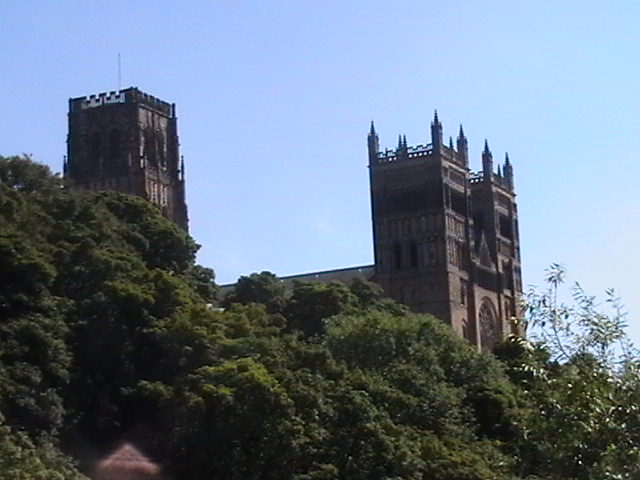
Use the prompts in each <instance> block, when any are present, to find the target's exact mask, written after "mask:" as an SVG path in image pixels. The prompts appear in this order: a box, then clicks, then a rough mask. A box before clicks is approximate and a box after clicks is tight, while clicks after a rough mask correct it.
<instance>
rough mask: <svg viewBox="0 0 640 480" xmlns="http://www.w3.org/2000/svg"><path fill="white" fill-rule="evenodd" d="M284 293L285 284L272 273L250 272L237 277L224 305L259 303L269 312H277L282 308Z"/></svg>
mask: <svg viewBox="0 0 640 480" xmlns="http://www.w3.org/2000/svg"><path fill="white" fill-rule="evenodd" d="M285 293H286V292H285V286H284V285H283V284H282V282H280V280H278V277H276V276H275V275H274V274H273V273H271V272H261V273H252V274H251V275H249V276H242V277H240V278H239V279H238V281H237V282H236V285H235V288H234V289H233V292H231V293H230V294H229V295H228V296H227V298H225V301H224V305H225V306H227V307H228V306H230V305H231V304H233V303H241V304H243V305H246V304H249V303H261V304H262V305H264V306H265V307H266V308H267V311H269V312H270V313H277V312H281V311H282V309H283V308H284V305H285V302H286V298H285Z"/></svg>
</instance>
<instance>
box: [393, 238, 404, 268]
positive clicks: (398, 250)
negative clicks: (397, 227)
mask: <svg viewBox="0 0 640 480" xmlns="http://www.w3.org/2000/svg"><path fill="white" fill-rule="evenodd" d="M393 264H394V266H395V267H396V270H400V269H402V246H400V245H399V244H397V243H396V244H395V245H394V246H393Z"/></svg>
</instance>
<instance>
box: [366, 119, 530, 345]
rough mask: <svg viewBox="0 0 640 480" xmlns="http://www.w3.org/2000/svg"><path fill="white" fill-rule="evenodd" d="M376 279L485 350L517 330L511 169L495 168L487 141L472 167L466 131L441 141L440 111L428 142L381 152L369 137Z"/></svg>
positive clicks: (517, 258)
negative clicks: (478, 167) (475, 167)
mask: <svg viewBox="0 0 640 480" xmlns="http://www.w3.org/2000/svg"><path fill="white" fill-rule="evenodd" d="M368 147H369V177H370V186H371V210H372V221H373V242H374V256H375V274H374V278H373V279H374V281H375V282H376V283H378V284H379V285H380V286H381V287H382V288H383V289H384V290H385V292H386V293H387V294H388V295H389V296H391V297H393V298H395V299H396V300H398V301H400V302H401V303H404V304H405V305H408V306H409V307H411V308H412V310H414V311H416V312H424V313H431V314H433V315H435V316H436V317H438V318H440V319H441V320H443V321H445V322H446V323H449V324H450V325H451V326H452V327H453V328H454V330H456V331H457V332H458V333H459V334H460V335H462V336H464V337H465V338H467V339H468V340H469V341H470V342H471V343H473V344H475V345H478V346H480V347H481V348H482V349H485V350H490V349H491V348H492V347H493V345H494V344H495V342H497V341H499V340H501V339H502V338H504V337H505V336H506V335H507V334H508V333H510V332H512V331H513V332H515V331H516V329H517V327H516V325H515V324H514V323H513V321H512V319H513V317H515V316H516V315H517V313H518V312H517V311H516V310H517V308H518V307H517V303H516V301H517V298H518V296H519V294H520V293H521V290H522V286H521V280H520V278H521V275H520V247H519V239H518V220H517V207H516V203H515V192H514V189H513V168H512V166H511V163H510V161H509V159H508V157H507V158H506V159H505V162H504V165H503V167H498V171H497V172H494V170H493V156H492V154H491V151H490V150H489V146H488V145H487V143H486V142H485V146H484V151H483V153H482V172H480V173H473V172H471V170H470V169H469V154H468V143H467V139H466V137H465V135H464V131H463V129H462V127H460V132H459V134H458V137H457V141H456V144H455V146H454V143H453V139H449V143H448V145H445V144H444V142H443V133H442V124H441V123H440V120H439V119H438V115H437V113H436V114H435V115H434V118H433V122H432V123H431V143H430V144H423V145H417V146H414V147H410V146H409V145H408V144H407V140H406V137H404V136H400V137H399V139H398V146H397V147H396V148H395V149H392V150H389V149H386V150H384V151H380V148H379V141H378V135H377V133H376V131H375V128H374V125H373V123H372V124H371V130H370V132H369V136H368Z"/></svg>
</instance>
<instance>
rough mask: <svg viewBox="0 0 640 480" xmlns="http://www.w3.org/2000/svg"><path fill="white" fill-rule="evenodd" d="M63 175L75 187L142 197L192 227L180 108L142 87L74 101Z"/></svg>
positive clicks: (176, 220) (179, 221) (185, 225)
mask: <svg viewBox="0 0 640 480" xmlns="http://www.w3.org/2000/svg"><path fill="white" fill-rule="evenodd" d="M64 175H65V177H66V178H68V179H70V180H71V182H72V185H73V186H74V187H75V188H79V189H84V190H94V191H100V190H113V191H117V192H122V193H128V194H132V195H137V196H140V197H143V198H145V199H147V200H149V201H151V202H153V203H154V204H156V205H157V206H158V207H159V208H160V210H161V211H162V213H163V215H164V216H166V217H167V218H169V219H170V220H172V221H174V222H175V223H176V224H178V225H180V226H181V227H183V228H184V229H185V230H186V229H187V228H188V217H187V205H186V202H185V182H184V162H183V161H182V159H181V157H180V154H179V143H178V130H177V119H176V109H175V104H169V103H167V102H164V101H162V100H159V99H157V98H155V97H153V96H151V95H148V94H146V93H143V92H141V91H140V90H138V89H137V88H128V89H126V90H120V91H119V92H110V93H101V94H99V95H91V96H89V97H79V98H72V99H70V100H69V135H68V138H67V158H66V160H65V164H64Z"/></svg>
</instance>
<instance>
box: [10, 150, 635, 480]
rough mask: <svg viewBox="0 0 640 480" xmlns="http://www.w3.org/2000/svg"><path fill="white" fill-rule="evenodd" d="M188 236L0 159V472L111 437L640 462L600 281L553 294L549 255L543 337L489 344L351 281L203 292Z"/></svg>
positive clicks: (579, 477) (195, 468)
mask: <svg viewBox="0 0 640 480" xmlns="http://www.w3.org/2000/svg"><path fill="white" fill-rule="evenodd" d="M196 250H197V245H196V244H195V243H194V241H193V240H192V239H191V238H190V237H189V236H188V235H187V234H186V233H185V232H184V231H182V230H181V229H179V228H178V227H176V226H175V225H173V224H172V223H170V222H168V221H167V220H165V219H164V218H163V217H162V216H161V215H160V212H159V211H158V210H157V209H156V207H154V206H153V205H151V204H149V203H147V202H145V201H144V200H142V199H139V198H134V197H129V196H126V195H120V194H116V193H88V192H73V191H69V190H68V189H65V188H63V187H62V184H61V181H60V180H59V179H58V178H57V177H55V176H52V175H51V174H50V173H49V172H48V170H47V169H46V167H43V166H40V165H37V164H34V163H33V162H31V161H30V160H29V159H26V158H9V159H6V158H0V272H1V274H2V276H1V277H0V419H1V421H0V478H3V479H4V478H7V479H11V480H13V479H23V478H24V479H32V478H35V479H40V478H42V479H57V478H60V479H63V478H64V479H72V480H75V479H81V478H83V477H82V476H81V474H80V473H79V472H78V470H77V469H76V468H75V466H74V464H73V462H72V461H71V459H70V456H69V455H73V454H75V453H76V452H79V451H81V450H82V449H85V450H86V449H92V450H94V451H96V452H107V451H109V450H110V449H111V447H112V446H113V444H114V442H116V441H120V440H122V439H123V438H127V439H129V440H131V441H134V443H136V445H138V446H139V447H141V449H142V450H143V451H145V452H147V453H149V455H150V456H152V457H153V458H156V459H161V460H162V463H163V467H164V470H165V471H166V472H167V473H169V474H170V475H171V476H172V477H173V478H176V479H178V478H189V479H191V480H200V479H202V480H209V479H211V478H223V479H227V480H258V479H260V480H269V479H274V480H275V479H278V480H287V479H288V480H329V479H331V480H333V479H344V480H347V479H348V480H360V479H362V480H365V479H366V480H370V479H381V480H382V479H384V480H400V479H402V480H404V479H407V480H426V479H429V480H451V479H456V480H488V479H492V480H518V479H521V480H522V479H528V480H533V479H547V480H560V479H575V480H600V479H610V480H613V479H634V478H638V477H639V475H640V472H639V471H638V465H640V457H639V455H640V417H639V413H638V407H637V406H638V405H639V404H640V381H639V380H638V378H639V377H638V372H639V371H640V369H639V368H638V365H639V362H638V360H637V359H638V356H637V355H636V353H635V352H634V351H633V349H631V347H630V346H629V345H628V344H627V342H626V341H625V336H624V322H623V317H622V316H621V315H619V313H620V312H619V310H616V309H617V308H618V307H617V304H616V302H615V297H614V296H613V295H612V297H611V300H612V301H611V302H610V304H611V305H613V306H614V309H613V314H611V313H607V312H602V311H601V310H600V309H599V308H598V304H597V302H596V301H595V300H594V299H593V298H592V297H590V296H588V295H586V294H584V292H582V291H581V290H580V289H577V290H575V300H576V307H572V308H569V307H566V306H564V305H561V304H560V303H559V302H558V301H557V292H556V290H557V286H558V285H559V284H560V282H559V278H560V277H561V275H559V274H558V273H557V272H552V273H553V274H550V280H551V281H552V283H551V285H552V289H551V290H550V291H549V292H542V293H538V294H535V295H532V296H531V297H530V300H531V302H530V303H531V308H530V313H529V317H528V318H529V321H530V322H531V323H533V324H535V325H537V329H538V330H535V331H537V332H538V333H537V334H536V335H530V337H529V340H525V339H521V338H515V337H513V338H510V339H509V341H507V342H505V343H504V344H503V345H501V346H499V348H498V349H497V350H496V355H495V356H492V355H487V354H483V353H480V352H478V351H477V350H476V349H474V348H473V347H471V346H470V345H468V344H467V343H466V342H465V341H464V340H462V339H461V338H458V337H457V336H456V335H455V334H454V333H453V331H452V330H451V329H450V328H449V327H447V326H446V325H444V324H442V323H441V322H440V321H438V320H436V319H434V318H431V317H429V316H423V315H414V314H410V313H408V312H407V310H406V309H405V308H404V307H402V306H400V305H398V304H397V303H395V302H393V301H391V300H389V299H386V298H384V296H383V294H382V292H381V290H380V289H379V287H377V286H376V285H374V284H371V283H368V282H364V281H361V280H357V281H355V282H354V283H353V284H352V285H351V286H345V285H343V284H340V283H336V282H333V283H328V284H320V283H302V282H299V283H295V284H294V285H293V286H292V287H291V288H290V290H286V289H285V288H284V286H283V284H282V282H280V281H279V280H278V279H277V278H276V277H275V275H273V274H271V273H269V272H262V273H259V274H252V275H249V276H247V277H243V278H242V279H240V280H239V282H238V288H237V289H236V291H235V292H234V293H233V294H232V295H231V296H229V297H228V298H227V299H226V300H225V302H224V307H225V309H224V310H221V309H212V308H210V307H211V305H210V304H211V303H212V299H213V298H214V296H215V293H216V286H215V284H214V282H213V278H214V277H213V272H212V271H211V270H210V269H206V268H204V267H200V266H197V265H196V264H195V261H194V256H195V252H196ZM616 312H617V313H616ZM61 445H63V446H64V449H62V448H61ZM62 450H64V451H65V452H66V453H67V454H66V455H65V454H63V453H62ZM89 466H90V465H84V464H83V465H81V467H82V469H86V468H88V467H89Z"/></svg>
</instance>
